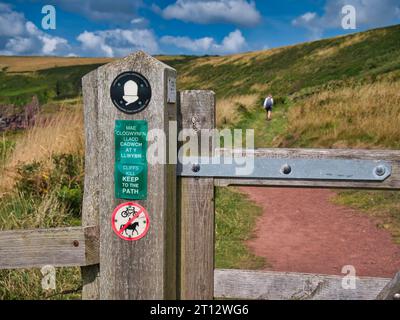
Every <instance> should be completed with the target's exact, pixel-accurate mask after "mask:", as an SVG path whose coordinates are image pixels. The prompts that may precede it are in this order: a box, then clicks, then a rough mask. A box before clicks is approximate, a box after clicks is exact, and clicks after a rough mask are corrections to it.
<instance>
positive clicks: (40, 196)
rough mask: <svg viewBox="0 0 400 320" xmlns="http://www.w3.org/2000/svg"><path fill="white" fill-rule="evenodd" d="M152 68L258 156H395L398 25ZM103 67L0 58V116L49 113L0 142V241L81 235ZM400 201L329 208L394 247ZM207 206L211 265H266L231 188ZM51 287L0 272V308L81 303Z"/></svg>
mask: <svg viewBox="0 0 400 320" xmlns="http://www.w3.org/2000/svg"><path fill="white" fill-rule="evenodd" d="M158 58H159V59H160V60H162V61H165V62H166V63H167V64H169V65H171V66H173V67H175V68H176V69H177V70H178V74H179V78H178V88H179V89H181V90H183V89H211V90H214V91H215V92H216V94H217V122H218V126H219V127H228V128H230V127H236V128H253V129H255V134H256V147H277V146H281V147H328V148H330V147H363V148H396V149H398V148H399V147H400V144H399V138H398V137H399V136H400V126H399V125H398V124H399V123H400V100H399V94H398V92H399V89H400V26H393V27H389V28H383V29H377V30H371V31H367V32H364V33H359V34H354V35H350V36H345V37H338V38H333V39H327V40H321V41H317V42H310V43H303V44H300V45H296V46H290V47H285V48H277V49H273V50H267V51H260V52H252V53H246V54H239V55H232V56H224V57H218V56H207V57H193V56H176V57H171V56H160V57H158ZM108 61H109V60H108V59H104V60H98V59H84V58H79V59H70V58H49V57H0V68H3V71H1V72H0V108H1V105H4V104H13V105H15V106H21V105H24V104H26V103H27V102H28V101H30V100H31V97H32V95H37V96H38V98H39V100H40V103H41V104H42V105H43V110H44V112H45V113H47V114H46V115H43V116H44V117H46V119H47V121H43V122H42V123H41V124H40V125H37V126H35V127H34V128H32V129H29V130H28V131H27V132H24V133H12V132H9V133H7V134H4V135H3V136H2V137H1V138H2V139H1V140H0V175H1V180H0V230H4V229H15V228H27V227H54V226H60V225H76V224H79V222H80V205H81V200H82V184H83V154H84V150H83V123H82V109H81V107H82V106H81V103H80V101H81V97H80V95H81V85H80V79H81V77H82V76H83V75H84V74H86V73H87V72H89V71H90V70H93V69H94V68H97V67H98V66H99V65H100V64H103V63H106V62H108ZM267 93H272V94H273V95H274V98H275V101H276V106H275V107H274V114H273V121H271V122H266V121H265V113H264V111H263V109H262V107H261V104H262V100H263V98H264V96H265V95H266V94H267ZM398 198H399V196H398V192H372V191H371V192H361V191H351V192H342V193H340V194H338V197H337V198H336V199H335V200H334V201H336V202H339V203H342V204H346V205H349V206H353V207H357V208H359V209H361V210H364V211H365V212H367V213H368V214H370V215H373V216H376V217H379V219H381V221H382V223H381V226H382V227H383V228H386V229H388V230H389V231H390V232H391V233H392V234H393V235H394V237H395V238H396V240H397V241H400V240H398V239H400V206H399V205H398V203H399V202H398ZM216 205H217V208H216V231H217V238H216V254H217V259H216V260H217V261H216V263H217V266H218V267H225V268H227V267H235V268H238V267H246V268H258V267H260V266H262V265H263V264H264V263H266V262H265V261H262V260H261V259H259V258H258V257H255V256H254V255H252V254H251V253H249V252H248V250H247V248H246V247H245V246H244V245H243V240H245V239H246V237H248V236H247V235H246V234H247V233H249V232H250V231H251V230H250V229H251V228H250V226H251V225H252V223H253V221H254V219H256V217H257V215H258V214H259V213H260V211H259V210H258V209H257V208H256V207H254V206H253V205H252V204H251V203H249V202H248V200H247V199H246V197H244V196H243V195H240V194H238V193H236V192H235V191H234V189H225V188H220V189H218V191H217V197H216ZM245 208H246V210H248V208H252V210H251V212H252V215H251V216H250V217H249V218H248V216H246V217H244V216H243V215H241V214H238V213H239V212H242V211H243V210H245ZM235 226H236V227H235ZM237 226H240V228H237ZM239 229H240V230H239ZM244 231H245V232H244ZM227 235H234V237H230V240H229V241H227V240H226V239H227V238H228V237H227ZM59 277H60V278H57V281H59V282H58V283H57V291H56V292H53V293H52V294H51V295H50V296H49V295H46V294H45V293H43V292H41V289H40V273H38V271H37V270H29V271H1V272H0V298H46V297H47V298H49V297H50V298H51V297H53V298H54V297H55V298H74V297H76V296H79V290H80V285H81V283H80V280H79V279H80V276H79V269H77V268H75V269H71V268H64V269H60V271H59ZM66 279H69V281H66ZM77 292H78V294H77Z"/></svg>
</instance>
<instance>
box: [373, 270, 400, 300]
mask: <svg viewBox="0 0 400 320" xmlns="http://www.w3.org/2000/svg"><path fill="white" fill-rule="evenodd" d="M376 300H400V271H399V272H397V273H396V275H395V276H394V277H393V279H392V280H390V282H389V283H388V284H387V285H386V286H385V287H384V288H383V289H382V291H381V292H380V293H379V294H378V296H377V297H376Z"/></svg>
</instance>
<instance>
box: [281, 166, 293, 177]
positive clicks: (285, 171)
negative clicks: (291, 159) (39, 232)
mask: <svg viewBox="0 0 400 320" xmlns="http://www.w3.org/2000/svg"><path fill="white" fill-rule="evenodd" d="M281 172H282V173H283V174H289V173H291V172H292V167H291V166H289V165H288V164H287V163H286V164H284V165H283V166H282V167H281Z"/></svg>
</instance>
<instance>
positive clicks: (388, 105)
mask: <svg viewBox="0 0 400 320" xmlns="http://www.w3.org/2000/svg"><path fill="white" fill-rule="evenodd" d="M399 92H400V82H397V83H388V82H386V83H385V82H382V83H376V84H372V85H364V86H361V87H354V88H343V89H339V90H328V91H323V92H321V93H318V94H315V95H313V96H311V97H309V98H308V99H305V100H304V101H302V102H301V103H300V104H298V105H297V106H295V107H293V108H291V110H290V112H289V128H288V133H289V134H290V135H289V137H288V138H287V139H289V141H286V144H289V145H290V140H291V139H292V140H293V141H297V142H295V145H297V146H301V147H340V148H346V147H354V148H369V147H371V146H374V148H375V147H377V148H397V149H399V148H400V140H399V137H400V126H399V124H400V107H399V106H400V95H399Z"/></svg>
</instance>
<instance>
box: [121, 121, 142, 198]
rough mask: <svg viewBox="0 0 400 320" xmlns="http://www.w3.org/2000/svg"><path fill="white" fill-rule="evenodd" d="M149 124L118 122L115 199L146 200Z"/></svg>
mask: <svg viewBox="0 0 400 320" xmlns="http://www.w3.org/2000/svg"><path fill="white" fill-rule="evenodd" d="M147 132H148V127H147V121H145V120H116V121H115V130H114V138H115V197H116V198H119V199H129V200H144V199H147V159H146V152H147Z"/></svg>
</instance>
